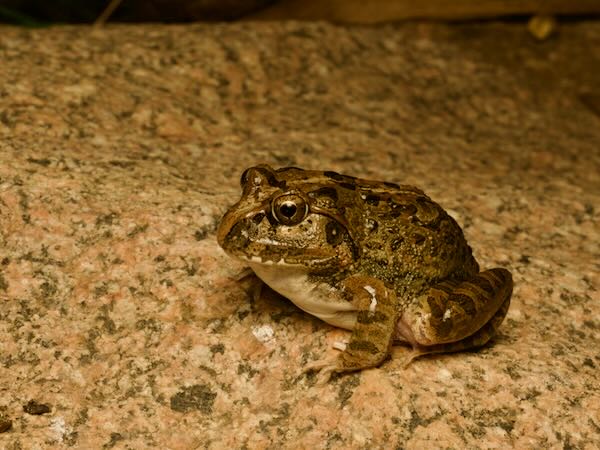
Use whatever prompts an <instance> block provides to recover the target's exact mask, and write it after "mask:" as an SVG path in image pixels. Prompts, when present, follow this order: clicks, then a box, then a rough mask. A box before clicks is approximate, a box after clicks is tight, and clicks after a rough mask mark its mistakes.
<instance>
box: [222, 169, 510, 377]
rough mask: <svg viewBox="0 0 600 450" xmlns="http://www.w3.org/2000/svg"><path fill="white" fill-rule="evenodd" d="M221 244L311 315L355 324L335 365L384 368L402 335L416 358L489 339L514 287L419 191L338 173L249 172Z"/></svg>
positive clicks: (331, 365) (334, 368) (326, 370)
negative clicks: (482, 266) (483, 264)
mask: <svg viewBox="0 0 600 450" xmlns="http://www.w3.org/2000/svg"><path fill="white" fill-rule="evenodd" d="M241 185H242V190H243V193H242V198H241V199H240V201H239V202H237V203H236V204H235V205H234V206H232V207H231V209H230V210H229V211H228V212H227V213H226V214H225V216H224V217H223V219H222V221H221V223H220V226H219V230H218V241H219V244H220V245H221V247H222V248H223V249H224V250H225V251H226V252H227V253H228V254H229V255H230V256H232V257H235V258H237V259H239V260H242V261H244V262H245V263H246V264H248V265H249V266H250V267H251V268H252V270H253V271H254V272H255V273H256V275H258V277H259V278H260V279H262V281H264V282H265V283H266V284H267V285H269V286H270V287H271V288H272V289H273V290H275V291H277V292H279V293H280V294H281V295H283V296H285V297H287V298H288V299H290V300H291V301H292V302H294V303H295V304H296V305H297V306H298V307H300V308H301V309H303V310H304V311H306V312H307V313H309V314H312V315H314V316H317V317H319V318H320V319H322V320H324V321H325V322H327V323H330V324H332V325H334V326H336V327H341V328H345V329H348V330H351V331H352V334H351V336H350V340H349V342H348V343H347V345H345V346H341V347H342V348H343V350H342V352H341V353H340V354H339V355H338V357H337V358H335V359H334V360H329V361H323V362H318V363H313V364H312V365H310V366H309V368H310V369H320V370H322V371H323V372H322V374H324V375H325V376H326V377H327V378H328V377H329V374H330V373H331V372H344V371H351V370H359V369H364V368H368V367H375V366H377V365H379V364H381V362H383V361H384V360H385V359H386V358H387V357H388V356H389V354H390V350H391V346H392V344H393V343H394V342H403V343H405V344H407V345H410V346H411V347H412V349H413V351H412V353H411V355H410V358H409V359H408V360H409V361H410V360H412V359H413V358H414V357H415V356H419V355H424V354H429V353H441V352H454V351H459V350H464V349H469V348H475V347H479V346H482V345H484V344H485V343H486V342H487V341H488V340H489V339H490V338H491V337H492V336H493V335H494V333H495V331H496V329H497V328H498V327H499V325H500V324H501V322H502V320H503V319H504V316H505V315H506V312H507V310H508V306H509V303H510V296H511V293H512V285H513V283H512V277H511V274H510V272H509V271H508V270H506V269H502V268H495V269H489V270H485V271H482V272H480V271H479V265H478V264H477V261H475V258H474V257H473V255H472V253H471V248H470V247H469V246H468V245H467V242H466V241H465V237H464V235H463V233H462V230H461V229H460V227H459V226H458V224H457V223H456V222H455V220H454V219H453V218H452V217H450V216H449V215H448V214H447V213H446V212H445V211H444V210H443V209H442V208H441V207H440V206H439V205H438V204H437V203H435V202H433V201H432V200H431V199H430V198H429V197H428V196H427V195H425V193H423V191H421V190H420V189H418V188H416V187H413V186H406V185H398V184H395V183H388V182H378V181H368V180H363V179H359V178H355V177H352V176H348V175H340V174H338V173H336V172H321V171H313V170H302V169H299V168H296V167H285V168H282V169H277V170H274V169H272V168H271V167H269V166H267V165H260V166H256V167H251V168H249V169H247V170H246V171H245V172H244V173H243V175H242V178H241Z"/></svg>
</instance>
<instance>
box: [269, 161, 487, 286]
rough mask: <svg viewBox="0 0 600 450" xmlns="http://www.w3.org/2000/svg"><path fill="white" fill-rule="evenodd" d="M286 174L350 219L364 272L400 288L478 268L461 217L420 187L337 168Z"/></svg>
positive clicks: (288, 179)
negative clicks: (465, 236)
mask: <svg viewBox="0 0 600 450" xmlns="http://www.w3.org/2000/svg"><path fill="white" fill-rule="evenodd" d="M281 172H283V173H281V176H282V179H285V180H286V183H287V185H286V188H288V189H289V188H292V189H294V188H297V189H298V190H300V191H303V192H305V193H308V195H309V196H310V197H311V202H312V203H313V204H314V205H316V206H318V207H319V208H322V210H323V211H327V212H328V213H329V214H331V216H332V217H336V216H337V217H338V220H339V221H344V222H345V223H344V225H345V227H346V228H347V229H348V231H349V233H350V235H351V236H352V238H353V239H354V240H355V241H358V242H357V243H358V248H360V249H361V257H360V265H361V270H363V271H364V272H367V273H369V274H370V275H374V276H377V277H378V278H380V279H382V280H385V281H387V282H388V283H390V284H394V285H395V286H397V290H403V289H406V288H407V287H408V288H414V289H415V290H419V285H420V284H422V285H423V286H426V285H430V284H431V283H432V282H436V281H439V280H444V279H447V278H453V279H464V278H466V277H468V276H469V275H472V274H474V273H477V272H478V270H479V268H478V265H477V262H476V261H475V259H474V258H473V255H472V252H471V248H470V247H469V246H468V245H467V242H466V240H465V238H464V235H463V232H462V230H461V229H460V227H459V226H458V224H457V223H456V221H455V220H454V219H453V218H452V217H450V216H449V215H448V214H447V213H446V211H444V209H443V208H442V207H441V206H440V205H438V204H437V203H435V202H434V201H432V200H431V199H430V198H429V197H428V196H427V195H426V194H425V193H424V192H423V191H422V190H421V189H419V188H417V187H414V186H410V185H402V184H396V183H390V182H383V181H372V180H365V179H361V178H356V177H352V176H348V175H342V174H338V173H336V172H321V171H311V170H302V169H297V168H285V169H283V170H282V171H281Z"/></svg>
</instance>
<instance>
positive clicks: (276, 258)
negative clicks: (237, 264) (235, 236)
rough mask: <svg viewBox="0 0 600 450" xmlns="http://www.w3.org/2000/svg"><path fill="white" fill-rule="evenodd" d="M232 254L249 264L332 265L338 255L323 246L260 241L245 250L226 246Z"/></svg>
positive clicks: (227, 250)
mask: <svg viewBox="0 0 600 450" xmlns="http://www.w3.org/2000/svg"><path fill="white" fill-rule="evenodd" d="M224 250H225V251H226V252H227V253H228V254H230V255H231V256H233V257H235V258H237V259H239V260H241V261H243V262H247V263H248V264H249V265H251V266H254V265H263V266H273V265H277V266H290V267H294V266H295V267H305V266H311V267H330V266H331V265H332V264H336V260H337V259H338V255H337V254H336V253H334V252H327V251H326V250H325V249H323V248H295V247H288V246H282V245H265V244H263V243H261V242H260V241H257V242H252V243H249V244H248V245H247V246H246V247H245V248H244V249H243V250H241V249H232V248H229V249H228V248H226V247H225V248H224Z"/></svg>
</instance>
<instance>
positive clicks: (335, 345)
mask: <svg viewBox="0 0 600 450" xmlns="http://www.w3.org/2000/svg"><path fill="white" fill-rule="evenodd" d="M347 344H348V343H347V342H342V341H335V342H334V343H333V344H332V345H331V346H332V347H333V348H335V349H336V350H339V351H341V352H343V351H344V350H346V345H347Z"/></svg>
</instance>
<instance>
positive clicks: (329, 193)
mask: <svg viewBox="0 0 600 450" xmlns="http://www.w3.org/2000/svg"><path fill="white" fill-rule="evenodd" d="M308 195H309V196H310V197H313V198H314V197H327V198H329V199H331V200H333V201H334V202H337V200H338V194H337V191H336V190H335V188H332V187H322V188H319V189H317V190H315V191H311V192H309V193H308Z"/></svg>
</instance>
